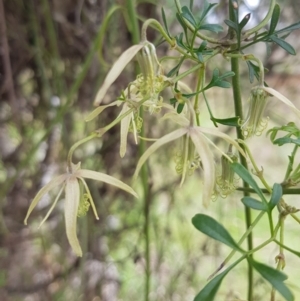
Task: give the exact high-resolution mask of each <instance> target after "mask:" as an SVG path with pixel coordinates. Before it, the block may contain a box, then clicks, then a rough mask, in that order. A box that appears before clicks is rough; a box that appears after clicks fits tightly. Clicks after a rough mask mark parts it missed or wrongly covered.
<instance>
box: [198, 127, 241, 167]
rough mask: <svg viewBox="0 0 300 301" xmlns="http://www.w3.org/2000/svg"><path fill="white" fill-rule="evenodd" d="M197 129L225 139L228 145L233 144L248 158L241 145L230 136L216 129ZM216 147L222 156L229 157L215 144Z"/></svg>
mask: <svg viewBox="0 0 300 301" xmlns="http://www.w3.org/2000/svg"><path fill="white" fill-rule="evenodd" d="M195 128H196V129H197V130H199V131H200V132H202V133H205V134H209V135H213V136H217V137H220V138H222V139H224V140H225V141H227V142H228V143H230V144H232V145H233V146H234V147H235V148H236V149H237V150H238V151H239V152H240V153H241V154H242V155H243V156H244V157H245V158H246V154H245V152H244V150H243V149H242V148H241V147H240V145H239V144H238V142H237V141H235V140H234V139H232V138H231V137H230V136H228V135H226V134H224V133H222V132H220V131H219V130H217V129H214V128H204V127H195ZM212 143H213V142H212ZM213 144H214V143H213ZM214 146H215V147H216V148H217V149H218V150H219V151H220V152H221V154H222V155H225V156H227V155H226V154H225V153H224V152H222V151H221V150H220V149H219V148H218V147H217V146H216V145H215V144H214ZM229 161H230V160H229Z"/></svg>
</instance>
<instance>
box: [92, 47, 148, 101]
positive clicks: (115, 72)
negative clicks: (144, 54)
mask: <svg viewBox="0 0 300 301" xmlns="http://www.w3.org/2000/svg"><path fill="white" fill-rule="evenodd" d="M143 47H144V45H143V44H139V45H133V46H131V47H130V48H128V49H127V50H126V51H124V52H123V53H122V54H121V56H120V57H119V58H118V59H117V61H116V62H115V63H114V65H113V66H112V68H111V69H110V71H109V72H108V74H107V75H106V77H105V79H104V82H103V85H102V86H101V88H100V89H99V91H98V93H97V95H96V99H95V101H94V105H95V106H98V105H99V104H100V103H101V101H102V99H103V98H104V96H105V94H106V92H107V90H108V89H109V87H110V86H111V85H112V84H113V83H114V81H115V80H116V79H117V78H118V76H119V75H120V74H121V72H122V71H123V69H124V68H125V67H126V65H127V64H128V63H129V62H130V61H131V60H132V59H133V58H134V56H135V55H136V54H137V53H138V52H139V50H141V49H142V48H143Z"/></svg>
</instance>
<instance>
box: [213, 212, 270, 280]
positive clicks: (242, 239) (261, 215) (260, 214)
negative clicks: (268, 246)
mask: <svg viewBox="0 0 300 301" xmlns="http://www.w3.org/2000/svg"><path fill="white" fill-rule="evenodd" d="M265 213H266V212H264V211H261V212H260V213H259V215H258V216H257V217H256V219H255V220H254V221H253V223H252V224H251V226H250V227H249V228H248V229H247V231H246V232H245V233H244V234H243V236H242V237H241V238H240V240H239V241H238V245H239V246H241V244H242V243H243V242H244V240H245V239H246V238H247V237H248V235H249V234H250V233H251V232H252V231H253V229H254V227H255V226H256V225H257V224H258V222H259V221H260V220H261V218H262V217H263V216H264V214H265ZM235 253H236V250H232V251H231V252H230V253H229V255H228V256H227V257H226V258H225V260H224V261H223V262H222V263H221V265H220V266H219V268H218V269H217V270H216V271H215V272H214V273H213V274H212V275H211V276H209V278H208V280H209V279H211V278H213V277H214V276H215V275H216V274H217V273H218V272H220V271H221V270H222V269H223V268H224V267H225V265H226V264H227V263H228V262H229V261H230V259H231V258H232V257H233V256H234V254H235Z"/></svg>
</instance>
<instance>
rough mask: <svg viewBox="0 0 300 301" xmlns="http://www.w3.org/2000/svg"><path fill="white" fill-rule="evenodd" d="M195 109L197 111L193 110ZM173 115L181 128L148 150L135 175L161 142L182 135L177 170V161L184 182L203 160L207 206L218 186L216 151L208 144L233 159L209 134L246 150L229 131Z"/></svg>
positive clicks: (204, 199)
mask: <svg viewBox="0 0 300 301" xmlns="http://www.w3.org/2000/svg"><path fill="white" fill-rule="evenodd" d="M191 110H193V109H192V108H190V112H191ZM192 113H193V114H194V112H192ZM193 114H191V115H193ZM172 116H174V117H175V118H174V120H175V122H176V123H178V124H180V125H181V128H180V129H177V130H175V131H173V132H171V133H169V134H167V135H165V136H163V137H161V138H159V139H158V140H157V141H156V142H154V143H153V144H152V145H151V146H150V147H149V148H148V149H147V150H146V151H145V153H144V154H143V155H142V156H141V158H140V160H139V162H138V164H137V167H136V170H135V173H134V176H133V178H134V179H136V178H137V176H138V173H139V171H140V169H141V167H142V165H143V164H144V163H145V162H146V161H147V160H148V158H149V157H150V156H151V155H152V154H153V153H154V152H155V151H156V150H158V149H159V148H160V147H161V146H163V145H165V144H167V143H169V142H172V141H174V140H177V139H179V138H180V139H183V151H182V160H181V161H180V170H178V165H177V167H176V168H177V172H178V171H179V172H180V173H181V174H182V178H181V184H182V183H183V182H184V180H185V177H186V174H187V173H189V172H190V171H192V169H193V168H195V165H198V166H199V165H200V163H199V162H201V166H202V169H203V193H202V201H203V204H204V206H207V205H208V202H209V200H210V199H211V197H212V194H213V192H214V187H215V163H214V158H213V154H212V152H211V149H210V147H209V146H210V145H212V146H213V147H214V148H215V149H217V150H218V151H219V152H220V153H221V154H222V155H223V156H225V157H226V158H228V160H229V161H230V162H232V160H231V158H230V157H229V156H228V155H227V154H225V153H224V152H223V151H222V150H221V149H219V148H218V147H217V145H215V143H214V142H212V141H211V140H210V139H209V138H208V137H207V135H212V136H216V137H219V138H222V139H223V140H225V141H227V142H228V143H229V144H232V145H233V146H235V147H236V149H238V150H239V151H240V152H241V153H242V154H243V155H244V156H245V153H244V151H243V150H242V148H241V147H240V146H239V144H238V143H237V142H236V141H235V140H233V139H232V138H231V137H229V136H228V135H226V134H224V133H222V132H220V131H218V130H217V129H214V128H205V127H200V126H195V125H194V124H193V122H192V121H189V119H188V118H186V117H184V116H182V115H181V114H180V115H179V114H176V113H175V112H171V113H169V116H168V118H172ZM191 120H193V116H192V117H191ZM177 163H178V162H177Z"/></svg>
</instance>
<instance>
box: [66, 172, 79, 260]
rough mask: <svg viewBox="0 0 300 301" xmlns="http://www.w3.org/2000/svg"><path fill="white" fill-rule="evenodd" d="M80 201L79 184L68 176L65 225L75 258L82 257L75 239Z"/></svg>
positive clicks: (73, 177)
mask: <svg viewBox="0 0 300 301" xmlns="http://www.w3.org/2000/svg"><path fill="white" fill-rule="evenodd" d="M79 199H80V189H79V183H78V180H77V179H76V177H75V176H70V177H69V179H68V180H67V184H66V199H65V223H66V232H67V237H68V241H69V243H70V245H71V247H72V249H73V251H74V252H75V254H76V255H77V256H80V257H81V256H82V250H81V247H80V244H79V241H78V238H77V232H76V225H77V212H78V206H79Z"/></svg>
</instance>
